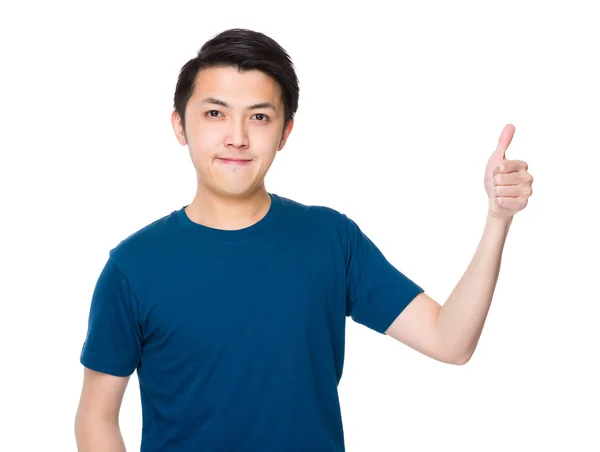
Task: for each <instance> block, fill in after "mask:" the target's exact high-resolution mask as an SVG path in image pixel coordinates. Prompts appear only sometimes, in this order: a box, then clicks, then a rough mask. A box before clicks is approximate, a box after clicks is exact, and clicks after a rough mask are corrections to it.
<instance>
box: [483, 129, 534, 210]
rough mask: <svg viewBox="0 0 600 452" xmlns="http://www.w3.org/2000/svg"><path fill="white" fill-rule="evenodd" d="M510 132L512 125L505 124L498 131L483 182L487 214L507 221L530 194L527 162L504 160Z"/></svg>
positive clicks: (530, 179) (530, 177)
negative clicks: (499, 132) (500, 131)
mask: <svg viewBox="0 0 600 452" xmlns="http://www.w3.org/2000/svg"><path fill="white" fill-rule="evenodd" d="M514 133H515V126H513V125H512V124H507V125H506V126H505V127H504V129H503V130H502V133H501V134H500V139H499V140H498V146H497V147H496V150H495V151H494V153H493V154H492V156H491V157H490V159H489V160H488V163H487V167H486V169H485V177H484V181H483V184H484V186H485V191H486V193H487V195H488V197H489V210H488V213H489V215H491V216H492V217H493V218H497V219H501V220H508V221H510V220H512V217H513V215H514V214H516V213H517V212H518V211H520V210H523V209H524V208H525V206H527V202H528V200H529V197H530V196H531V194H532V193H533V190H532V187H531V185H532V183H533V176H532V175H531V174H529V173H528V172H527V169H528V165H527V163H526V162H524V161H523V160H506V157H505V153H506V149H507V148H508V145H509V144H510V142H511V141H512V138H513V135H514Z"/></svg>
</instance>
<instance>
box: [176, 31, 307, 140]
mask: <svg viewBox="0 0 600 452" xmlns="http://www.w3.org/2000/svg"><path fill="white" fill-rule="evenodd" d="M209 67H235V68H237V70H238V71H239V72H243V71H244V70H252V69H257V70H259V71H262V72H264V73H265V74H267V75H269V76H271V77H273V78H274V79H275V81H276V82H277V83H278V85H279V87H280V88H281V95H282V101H283V106H284V110H285V111H284V114H285V119H284V123H283V128H284V129H285V127H286V126H287V124H288V123H289V122H290V121H291V120H292V119H293V118H294V114H295V113H296V110H298V97H299V95H300V88H299V83H298V77H297V76H296V71H295V69H294V64H293V63H292V60H291V58H290V56H289V55H288V53H287V52H286V51H285V50H284V49H283V48H282V47H281V46H280V45H279V44H278V43H277V42H276V41H275V40H273V39H272V38H270V37H268V36H267V35H265V34H263V33H260V32H257V31H253V30H248V29H245V28H232V29H229V30H225V31H223V32H221V33H219V34H217V35H215V36H214V37H212V38H211V39H210V40H209V41H207V42H206V43H205V44H204V45H203V46H202V47H201V48H200V50H199V51H198V54H197V56H196V57H195V58H193V59H191V60H190V61H188V62H187V63H185V64H184V65H183V67H182V68H181V70H180V72H179V78H178V80H177V86H176V88H175V98H174V105H173V107H174V109H175V111H176V112H177V113H178V114H179V117H180V118H181V123H182V125H183V127H184V130H185V107H186V105H187V103H188V101H189V100H190V97H191V96H192V93H193V92H194V87H195V84H196V77H197V75H198V73H199V72H200V70H202V69H206V68H209Z"/></svg>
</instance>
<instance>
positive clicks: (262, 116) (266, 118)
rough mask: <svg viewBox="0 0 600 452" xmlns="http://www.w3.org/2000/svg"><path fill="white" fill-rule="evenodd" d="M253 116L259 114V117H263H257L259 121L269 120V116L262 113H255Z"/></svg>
mask: <svg viewBox="0 0 600 452" xmlns="http://www.w3.org/2000/svg"><path fill="white" fill-rule="evenodd" d="M254 116H260V117H261V118H264V119H260V118H257V119H258V120H259V121H260V122H267V121H268V120H269V117H268V116H267V115H265V114H264V113H256V114H255V115H254Z"/></svg>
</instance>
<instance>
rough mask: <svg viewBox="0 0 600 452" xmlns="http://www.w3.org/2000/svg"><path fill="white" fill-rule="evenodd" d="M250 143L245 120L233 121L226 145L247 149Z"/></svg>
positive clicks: (226, 138)
mask: <svg viewBox="0 0 600 452" xmlns="http://www.w3.org/2000/svg"><path fill="white" fill-rule="evenodd" d="M248 145H249V139H248V130H247V128H246V124H245V122H244V120H243V119H242V120H237V121H231V127H230V129H229V133H228V134H227V136H226V137H225V146H226V147H228V148H232V147H233V148H242V149H245V148H247V147H248Z"/></svg>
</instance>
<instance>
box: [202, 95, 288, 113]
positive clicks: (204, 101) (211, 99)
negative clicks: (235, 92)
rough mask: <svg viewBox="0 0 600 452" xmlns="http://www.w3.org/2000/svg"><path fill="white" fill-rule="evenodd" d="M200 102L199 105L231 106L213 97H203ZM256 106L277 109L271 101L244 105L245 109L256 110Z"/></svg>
mask: <svg viewBox="0 0 600 452" xmlns="http://www.w3.org/2000/svg"><path fill="white" fill-rule="evenodd" d="M200 104H201V105H202V104H216V105H221V106H223V107H225V108H231V105H229V104H228V103H227V102H224V101H222V100H219V99H215V98H214V97H205V98H204V99H202V101H201V102H200ZM257 108H270V109H271V110H273V111H275V112H276V111H277V109H276V108H275V106H274V105H273V104H272V103H271V102H260V103H258V104H254V105H250V106H248V107H246V110H256V109H257Z"/></svg>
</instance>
